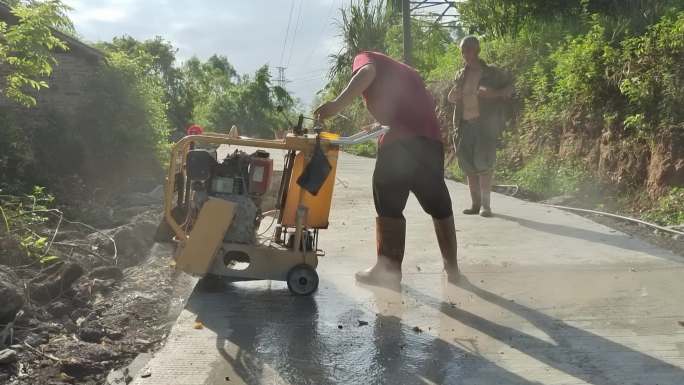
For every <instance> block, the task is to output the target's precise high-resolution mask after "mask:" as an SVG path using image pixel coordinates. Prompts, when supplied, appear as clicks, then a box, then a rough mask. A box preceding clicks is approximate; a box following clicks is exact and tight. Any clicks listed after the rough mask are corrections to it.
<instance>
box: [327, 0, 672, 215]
mask: <svg viewBox="0 0 684 385" xmlns="http://www.w3.org/2000/svg"><path fill="white" fill-rule="evenodd" d="M385 4H386V5H387V6H384V5H385ZM397 4H399V2H397V1H394V0H392V1H387V2H383V1H380V0H376V1H372V0H356V1H353V2H352V3H351V4H350V6H349V7H348V8H347V9H346V10H345V11H344V13H343V17H342V18H341V20H340V24H341V27H340V32H341V34H342V36H343V38H344V39H343V41H344V44H345V48H344V49H343V50H342V51H341V53H340V55H336V56H334V57H333V58H332V62H333V67H334V70H333V71H331V76H332V77H331V80H330V83H329V84H328V86H327V88H326V89H325V91H324V93H323V95H324V98H325V97H330V96H331V95H334V94H336V93H337V92H338V91H339V90H340V87H341V85H342V86H343V85H344V84H345V81H346V80H347V79H348V76H349V74H348V72H345V70H344V69H343V68H342V67H343V65H346V64H348V63H351V60H352V58H353V55H354V54H355V53H356V52H358V51H359V50H362V49H376V50H380V51H383V52H385V53H387V54H389V55H390V56H392V57H394V58H397V59H400V58H401V56H402V53H403V52H402V40H401V18H400V15H399V11H398V9H399V8H398V7H397ZM456 6H457V7H458V11H459V13H460V18H459V26H458V28H455V29H453V30H451V31H449V30H446V29H445V28H443V27H439V26H434V25H432V24H428V23H425V22H421V21H419V20H413V22H412V33H413V36H414V41H415V47H414V50H413V52H412V55H413V57H414V62H415V64H414V65H415V67H416V68H417V69H418V71H419V72H420V73H421V74H422V75H423V77H424V78H425V79H426V81H427V82H428V84H429V85H430V86H431V87H432V88H433V89H434V90H435V91H437V92H439V94H436V95H435V96H436V98H437V100H439V101H440V102H441V103H445V101H444V100H445V97H444V95H442V94H441V93H443V92H444V90H445V89H448V88H449V84H450V82H451V80H452V79H453V76H454V74H455V72H456V71H457V70H458V69H459V68H460V67H461V66H462V60H461V57H460V52H459V50H458V40H459V39H460V38H461V37H462V36H463V35H464V32H466V31H467V32H470V33H475V34H477V35H480V36H482V57H483V58H484V59H485V60H486V61H487V62H489V63H492V64H495V65H497V66H499V67H501V68H504V69H506V70H508V71H510V72H511V73H512V74H514V76H515V78H516V96H515V98H514V101H513V103H511V104H512V105H511V106H510V107H509V108H508V109H507V111H506V113H507V116H508V124H507V127H506V128H505V131H504V133H503V135H502V149H501V150H500V151H499V159H500V161H499V164H498V166H497V167H498V169H497V178H496V179H497V181H498V182H499V183H501V184H517V185H519V186H520V187H522V188H523V189H526V190H530V191H532V192H534V193H536V195H538V196H540V197H542V198H547V197H551V196H554V195H562V194H577V195H582V194H583V193H584V192H585V191H584V190H589V192H595V191H606V193H610V194H611V196H617V195H620V196H622V195H625V194H626V195H631V196H632V197H635V196H638V195H640V194H642V193H645V194H646V195H649V196H650V198H651V202H655V201H658V202H659V203H656V204H653V207H652V208H649V210H650V211H648V210H647V212H650V213H661V214H657V215H659V216H660V217H661V218H664V219H663V220H665V221H667V222H670V223H674V222H676V221H677V220H680V221H681V217H679V216H678V215H675V214H677V213H682V209H681V207H684V206H682V205H679V206H678V207H679V208H677V204H676V203H677V202H678V201H677V199H676V197H677V196H678V195H677V194H678V193H676V192H675V193H670V194H669V195H667V194H666V195H664V196H662V197H660V195H659V194H661V192H662V191H665V190H667V187H668V186H658V187H657V188H655V187H654V185H653V184H654V183H657V182H654V181H653V180H654V178H652V177H651V175H650V173H653V172H657V170H653V167H651V166H650V165H649V162H650V158H651V157H653V156H654V155H653V154H655V152H656V151H662V148H664V147H663V146H659V143H663V141H665V140H669V139H668V138H682V136H684V109H682V108H681V106H682V105H684V66H682V65H681V62H682V58H683V57H684V39H682V36H684V0H648V1H646V0H625V1H613V0H570V1H566V0H552V1H548V0H467V1H462V2H458V3H457V4H456ZM369 10H372V12H370V11H369ZM382 35H384V38H383V39H381V38H380V37H381V36H382ZM347 71H348V70H347ZM439 107H440V109H441V110H442V111H449V112H450V111H451V107H450V106H448V105H444V104H443V105H440V106H439ZM348 112H349V111H345V114H346V115H347V116H349V117H350V118H351V119H352V121H351V122H349V121H341V120H337V121H335V122H334V124H335V125H336V127H337V126H339V127H341V130H342V131H343V132H348V131H349V132H350V131H355V130H358V127H361V126H363V125H365V124H368V123H369V121H372V120H371V119H370V118H369V117H368V115H367V114H366V113H365V112H363V111H362V106H361V105H357V106H354V107H353V108H352V109H351V112H350V113H348ZM448 129H452V128H451V127H448ZM659 156H660V157H671V156H675V157H676V156H677V155H676V154H670V153H660V154H659ZM676 159H680V158H676ZM447 174H449V175H451V176H452V177H454V178H455V179H461V180H462V179H463V176H462V175H461V173H460V170H458V167H457V166H456V165H454V164H451V165H447ZM668 180H669V181H670V182H669V183H671V184H672V185H671V186H669V187H672V188H675V189H674V190H670V191H678V190H677V189H676V188H677V187H681V186H682V184H684V181H682V178H681V176H679V177H676V178H670V179H668ZM658 183H659V182H658ZM673 194H674V195H673ZM658 199H659V200H658ZM625 201H626V202H630V205H631V206H635V205H633V203H634V201H635V198H633V199H625ZM587 204H588V205H591V204H592V203H591V202H587ZM594 204H596V205H600V204H601V202H594ZM661 206H662V207H671V208H672V212H673V213H675V214H672V215H670V214H667V215H665V214H662V213H664V212H670V211H668V210H669V209H667V208H662V207H661ZM659 207H660V208H659ZM651 209H652V210H651ZM649 215H650V214H649ZM653 215H656V214H653Z"/></svg>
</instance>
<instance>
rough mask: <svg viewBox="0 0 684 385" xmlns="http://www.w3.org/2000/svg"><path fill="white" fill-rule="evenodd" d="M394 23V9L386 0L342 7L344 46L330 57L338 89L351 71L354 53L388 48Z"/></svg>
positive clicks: (334, 87) (340, 24)
mask: <svg viewBox="0 0 684 385" xmlns="http://www.w3.org/2000/svg"><path fill="white" fill-rule="evenodd" d="M390 25H391V13H390V12H388V11H387V8H386V7H385V5H384V2H383V1H382V0H375V1H374V0H356V1H354V2H352V3H351V4H350V5H349V8H347V9H341V10H340V20H339V21H338V28H339V30H340V36H341V37H342V49H341V50H340V52H339V53H338V54H336V55H332V56H331V57H330V59H331V61H332V67H331V69H330V75H329V76H330V79H331V80H330V84H328V86H327V88H328V89H332V90H333V91H334V92H337V91H339V90H341V88H342V87H344V85H345V84H346V81H347V80H348V79H349V76H350V75H351V66H352V60H354V56H356V54H357V53H359V52H360V51H364V50H368V51H380V52H385V51H386V50H387V44H386V43H385V37H386V35H387V30H388V29H389V27H390Z"/></svg>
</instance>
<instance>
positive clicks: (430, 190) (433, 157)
mask: <svg viewBox="0 0 684 385" xmlns="http://www.w3.org/2000/svg"><path fill="white" fill-rule="evenodd" d="M409 192H413V194H414V195H415V196H416V198H417V199H418V202H419V203H420V205H421V206H422V207H423V210H424V211H425V212H426V213H428V214H430V215H431V216H432V217H433V218H436V219H444V218H447V217H450V216H451V215H452V214H453V213H452V208H451V198H450V196H449V190H448V189H447V186H446V183H445V181H444V147H443V145H442V142H441V141H437V140H433V139H428V138H425V137H412V138H402V139H396V140H392V141H391V142H389V143H383V144H382V145H381V146H380V149H379V150H378V159H377V161H376V163H375V171H374V172H373V198H374V199H375V209H376V211H377V214H378V215H379V216H381V217H389V218H403V211H404V208H405V207H406V201H407V199H408V196H409Z"/></svg>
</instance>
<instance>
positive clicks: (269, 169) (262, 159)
mask: <svg viewBox="0 0 684 385" xmlns="http://www.w3.org/2000/svg"><path fill="white" fill-rule="evenodd" d="M268 156H269V155H268V153H265V154H264V153H262V154H259V153H257V154H255V155H252V159H251V160H250V164H249V193H250V194H257V195H259V194H265V193H266V191H268V187H269V186H270V185H271V178H272V177H273V159H271V158H269V157H268Z"/></svg>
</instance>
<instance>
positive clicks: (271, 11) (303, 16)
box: [64, 0, 345, 108]
mask: <svg viewBox="0 0 684 385" xmlns="http://www.w3.org/2000/svg"><path fill="white" fill-rule="evenodd" d="M64 2H65V3H66V4H68V5H69V6H70V7H72V8H73V10H72V11H71V12H70V14H69V16H70V18H71V20H72V21H73V23H74V25H75V27H76V31H77V32H78V34H79V36H80V37H81V38H82V39H83V40H84V41H85V42H97V41H108V40H111V39H112V38H113V37H115V36H121V35H124V34H126V35H130V36H132V37H134V38H136V39H138V40H145V39H150V38H153V37H155V36H162V37H163V38H164V39H166V40H168V41H170V42H171V43H172V44H173V45H174V46H175V47H177V48H178V53H177V58H178V59H179V61H181V62H182V61H183V60H185V59H188V58H190V57H192V56H197V57H199V58H200V59H206V58H208V57H209V56H211V55H213V54H219V55H224V56H226V57H227V58H228V61H229V62H230V63H231V64H232V65H233V66H234V67H235V68H236V70H237V71H238V72H239V73H253V72H254V71H256V70H257V69H258V68H259V67H261V66H262V65H264V64H268V65H269V66H270V67H271V73H272V74H273V77H274V79H275V78H276V77H277V75H278V71H277V69H276V68H275V67H278V66H284V67H287V69H286V70H285V76H286V78H287V79H289V80H290V82H289V83H287V85H286V88H287V89H288V90H290V92H292V93H293V94H294V95H295V97H297V98H299V99H300V100H301V103H302V105H303V107H304V108H307V107H308V106H309V105H310V103H311V101H312V99H313V98H314V96H315V93H316V92H317V91H318V90H320V89H321V88H323V86H324V85H325V83H326V74H327V70H328V67H329V59H328V55H330V54H331V53H333V52H337V51H338V50H339V47H340V39H339V37H338V31H337V27H336V25H335V19H337V18H338V17H339V8H340V7H341V6H342V5H343V4H344V2H345V0H269V1H267V0H241V1H238V0H65V1H64ZM290 15H291V16H290ZM288 21H289V23H288ZM288 26H289V28H288Z"/></svg>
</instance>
